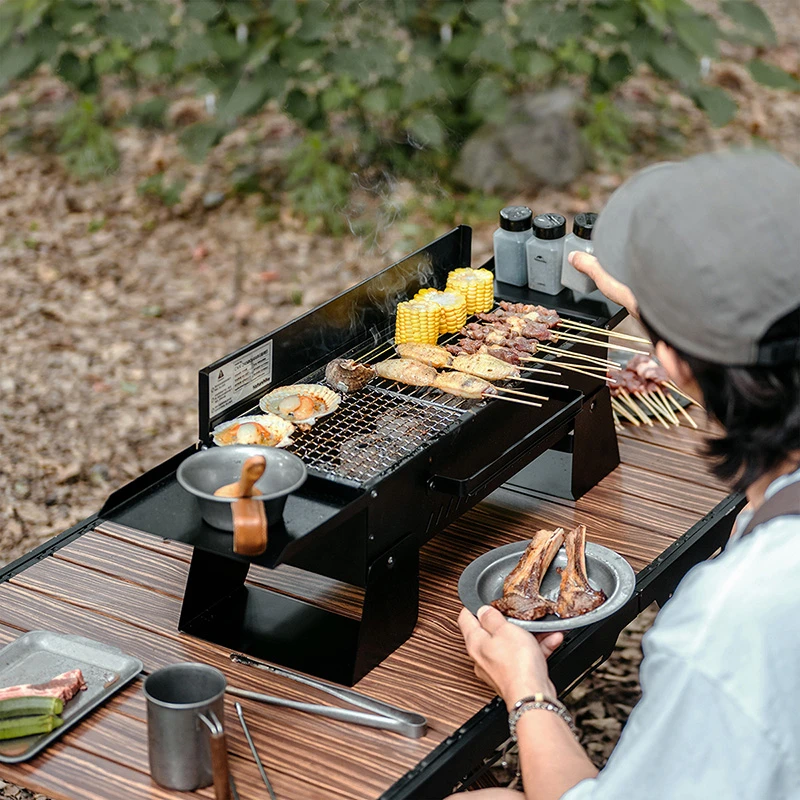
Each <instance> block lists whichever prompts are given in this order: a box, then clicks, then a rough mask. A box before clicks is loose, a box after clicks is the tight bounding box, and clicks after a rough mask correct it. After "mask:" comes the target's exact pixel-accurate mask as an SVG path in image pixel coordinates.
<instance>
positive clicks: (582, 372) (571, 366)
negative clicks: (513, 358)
mask: <svg viewBox="0 0 800 800" xmlns="http://www.w3.org/2000/svg"><path fill="white" fill-rule="evenodd" d="M520 361H536V362H540V363H542V364H551V363H552V362H551V361H545V360H544V359H541V358H533V357H528V358H524V357H523V356H520ZM558 366H559V367H561V368H562V369H566V370H569V371H570V372H577V373H578V374H580V375H586V376H588V377H589V378H603V377H604V374H603V375H599V374H597V373H596V372H589V371H588V370H589V369H592V368H591V367H589V366H588V365H585V364H584V365H581V367H578V366H576V365H575V364H563V363H561V362H559V364H558ZM583 367H586V369H584V368H583ZM594 369H597V367H594Z"/></svg>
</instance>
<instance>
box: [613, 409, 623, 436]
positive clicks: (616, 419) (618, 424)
mask: <svg viewBox="0 0 800 800" xmlns="http://www.w3.org/2000/svg"><path fill="white" fill-rule="evenodd" d="M611 416H612V417H613V418H614V430H615V431H620V432H621V431H622V430H623V428H622V423H621V422H620V421H619V417H618V416H617V412H616V411H615V410H614V408H613V407H612V408H611Z"/></svg>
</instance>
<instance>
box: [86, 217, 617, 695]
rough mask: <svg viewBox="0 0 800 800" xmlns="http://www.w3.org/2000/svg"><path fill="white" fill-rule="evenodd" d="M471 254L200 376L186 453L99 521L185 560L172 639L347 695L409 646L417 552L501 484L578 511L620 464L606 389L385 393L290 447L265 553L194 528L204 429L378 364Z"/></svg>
mask: <svg viewBox="0 0 800 800" xmlns="http://www.w3.org/2000/svg"><path fill="white" fill-rule="evenodd" d="M471 241H472V232H471V229H470V228H468V227H466V226H460V227H458V228H455V229H454V230H452V231H451V232H450V233H448V234H446V235H445V236H442V237H441V238H439V239H437V240H436V241H434V242H432V243H431V244H429V245H428V246H426V247H425V248H423V249H421V250H419V251H417V252H416V253H413V254H412V255H410V256H408V257H406V258H404V259H403V260H402V261H399V262H398V263H397V264H394V265H393V266H391V267H388V268H387V269H385V270H383V271H382V272H379V273H378V274H376V275H375V276H373V277H372V278H369V279H367V280H365V281H364V282H362V283H360V284H358V285H357V286H355V287H353V288H352V289H349V290H348V291H346V292H344V293H343V294H341V295H339V296H338V297H336V298H334V299H332V300H330V301H329V302H327V303H325V304H323V305H321V306H319V307H317V308H315V309H313V310H312V311H310V312H308V313H307V314H305V315H303V316H301V317H299V318H298V319H296V320H294V321H292V322H290V323H288V324H287V325H285V326H283V327H281V328H279V329H277V330H275V331H273V332H272V333H270V334H268V335H266V336H263V337H261V338H260V339H257V340H256V341H254V342H252V343H250V344H249V345H247V346H245V347H243V348H241V349H240V350H238V351H236V352H234V353H232V354H230V355H228V356H226V357H225V358H223V359H220V360H219V361H216V362H214V363H213V364H211V365H210V366H209V367H206V368H205V369H203V370H201V371H200V376H199V398H200V437H199V438H200V442H199V445H198V444H196V445H194V446H192V447H189V448H187V449H186V450H184V451H183V452H182V453H179V454H177V455H176V456H174V457H173V458H172V459H170V460H169V461H167V462H165V463H164V464H162V465H160V466H159V467H156V468H155V469H153V470H151V471H150V472H148V473H146V474H145V475H143V476H141V477H140V478H138V479H136V480H135V481H133V482H132V483H131V484H129V485H128V486H125V487H123V488H122V489H120V490H119V491H117V492H116V493H114V494H113V495H112V496H111V497H110V498H109V499H108V501H107V502H106V504H105V506H104V507H103V509H102V510H101V511H100V514H99V517H100V518H101V519H104V520H109V521H113V522H118V523H120V524H124V525H129V526H131V527H134V528H138V529H140V530H144V531H149V532H151V533H153V534H156V535H158V536H163V537H165V538H169V539H176V540H180V541H183V542H187V543H189V544H191V545H192V546H193V547H194V553H193V557H192V562H191V566H190V570H189V575H188V578H187V583H186V589H185V593H184V599H183V606H182V609H181V616H180V622H179V627H180V630H182V631H184V632H186V633H190V634H192V635H195V636H198V637H200V638H203V639H207V640H210V641H213V642H216V643H219V644H221V645H223V646H225V647H230V648H231V649H233V650H237V651H243V652H245V653H249V654H251V655H253V656H257V657H262V658H266V659H268V660H270V661H273V662H276V663H279V664H283V665H285V666H288V667H292V668H295V669H299V670H302V671H304V672H307V673H311V674H314V675H319V676H321V677H324V678H328V679H332V680H335V681H338V682H341V683H346V684H352V683H354V682H356V681H358V680H359V679H360V678H361V677H362V676H363V675H365V674H366V673H367V672H369V670H370V669H372V668H373V667H374V666H376V665H377V664H379V663H380V662H381V661H382V660H383V659H384V658H385V657H386V656H387V655H389V654H390V653H391V652H393V651H394V650H395V649H396V648H397V647H398V646H399V645H401V644H402V643H403V642H404V641H405V640H406V639H407V638H408V637H409V636H410V635H411V632H412V631H413V628H414V625H415V623H416V619H417V611H418V593H419V573H418V564H419V549H420V547H421V546H422V545H423V544H424V543H425V542H426V541H427V540H428V539H430V538H431V537H432V536H433V535H435V534H436V533H437V532H438V531H440V530H442V529H443V528H445V527H446V526H447V525H448V524H449V523H451V522H452V521H453V520H455V519H456V518H457V517H459V516H460V515H461V514H463V513H464V512H465V511H466V510H467V509H469V508H470V507H471V506H473V505H474V504H476V503H477V502H479V501H480V500H482V499H483V498H484V497H486V496H487V495H488V494H489V493H490V492H492V491H493V490H494V489H496V488H497V487H499V486H500V485H501V484H503V483H506V482H508V486H509V487H510V488H513V489H515V490H516V491H520V492H527V493H536V492H538V493H550V494H558V495H560V496H569V497H579V496H580V495H581V494H583V493H584V492H585V491H587V490H588V489H589V488H591V487H592V486H594V485H595V484H596V483H597V482H598V481H599V480H600V479H601V478H603V477H604V476H605V475H607V474H608V473H609V472H610V471H611V470H612V469H613V468H614V467H615V466H616V465H617V464H618V463H619V453H618V449H617V443H616V437H615V434H614V428H613V422H612V415H611V405H610V398H609V393H608V389H607V387H606V386H605V383H604V381H603V380H602V379H600V378H592V377H588V376H584V375H579V374H576V373H570V372H567V371H564V372H562V375H561V376H560V377H558V378H555V377H552V376H549V375H548V376H543V379H545V380H551V381H553V382H558V383H566V384H568V386H569V388H567V389H554V388H551V387H538V386H533V385H530V384H526V385H525V387H523V388H522V389H521V390H522V391H525V390H527V391H529V393H531V394H546V395H548V397H549V399H548V400H546V401H539V402H541V403H542V406H541V408H535V407H531V406H529V405H525V404H517V403H506V402H503V401H502V400H495V399H486V400H484V401H472V400H465V399H462V398H458V397H454V396H452V395H444V394H442V393H440V392H438V391H436V390H432V389H430V388H425V387H423V388H413V387H401V386H399V385H398V384H394V383H392V382H389V381H376V382H373V383H372V384H370V385H368V386H367V387H365V389H363V390H361V391H360V392H357V393H354V394H350V395H343V396H342V403H341V405H340V407H339V408H338V409H337V410H336V411H335V412H334V413H333V414H331V415H330V416H327V417H324V418H322V419H320V420H318V421H317V423H316V424H315V425H314V426H313V427H312V428H311V429H310V430H308V431H304V432H299V431H298V433H296V434H295V435H294V439H295V443H294V444H293V445H292V446H291V449H292V450H293V451H294V452H295V453H296V454H297V455H299V456H300V457H301V458H302V459H303V460H304V462H305V463H306V466H307V467H308V471H309V479H308V480H307V481H306V483H305V484H304V486H303V487H301V489H300V490H298V491H297V492H296V493H295V494H293V495H292V496H290V497H289V499H288V501H287V504H286V509H285V512H284V521H283V524H281V525H272V526H271V527H270V531H269V545H268V548H267V550H266V552H265V553H264V554H263V555H261V556H259V557H257V558H253V559H249V558H245V557H241V556H238V555H235V554H234V553H233V550H232V537H231V535H230V534H229V533H225V532H223V531H220V530H217V529H215V528H212V527H210V526H209V525H207V524H206V523H205V522H204V521H203V520H202V518H201V517H200V513H199V511H198V509H197V506H196V503H195V499H194V497H192V496H191V495H189V494H188V493H187V492H185V491H184V490H183V489H182V488H181V487H180V486H179V485H178V483H177V480H176V477H175V472H176V469H177V466H178V464H180V462H181V461H182V460H183V459H185V458H186V457H188V456H189V455H191V454H192V453H193V452H195V450H196V449H197V448H198V447H207V446H209V445H211V431H212V430H213V428H214V427H215V426H216V425H218V424H219V423H221V422H224V421H226V420H229V419H233V418H235V417H238V416H242V415H244V414H247V413H258V400H259V398H260V397H261V396H263V395H264V394H265V393H266V392H267V391H268V390H269V389H271V388H274V387H277V386H281V385H288V384H293V383H316V382H321V381H322V380H323V378H324V368H325V365H326V364H327V363H328V362H329V361H330V360H331V359H333V358H336V357H349V358H355V359H363V360H366V361H369V360H375V359H378V358H387V357H389V356H390V350H391V348H390V346H389V342H390V340H391V336H392V334H393V325H394V312H395V309H396V307H397V303H398V302H400V301H402V300H406V299H408V298H410V297H411V296H412V295H413V294H415V293H416V292H417V290H418V289H420V288H421V287H423V286H434V287H436V288H443V287H444V285H445V282H446V277H447V273H448V272H449V271H450V270H452V269H455V268H457V267H465V266H470V255H471V252H470V251H471ZM487 266H488V268H490V269H491V268H492V267H493V265H492V263H491V262H490V263H489V264H488V265H487ZM497 297H498V299H508V300H512V301H514V302H519V301H524V302H533V303H537V304H542V305H547V306H551V307H552V306H553V305H554V303H555V306H556V309H557V310H558V311H559V313H560V314H562V315H564V316H566V317H572V318H575V319H579V320H582V321H585V322H590V323H592V324H595V325H597V326H604V325H610V324H615V323H616V321H617V320H618V319H620V318H621V317H622V316H623V315H624V311H623V310H622V309H620V308H619V307H618V306H614V305H613V304H610V303H608V302H607V301H605V300H590V299H583V300H580V301H576V300H575V298H573V297H572V294H571V292H569V291H568V290H567V291H565V292H563V293H562V294H561V295H559V296H558V297H556V298H553V297H549V296H546V295H539V294H537V293H535V292H529V291H528V290H527V289H526V288H524V287H523V288H520V287H511V286H506V285H503V284H499V285H497ZM585 347H586V346H585V345H575V344H568V345H566V348H568V349H571V350H572V351H573V352H582V348H585ZM553 366H555V367H556V368H557V362H556V363H555V364H554V365H553ZM528 386H530V387H531V388H530V389H527V387H528ZM545 390H546V391H545ZM251 562H252V563H256V564H260V565H263V566H266V567H274V566H276V565H278V564H282V563H287V564H292V565H294V566H296V567H299V568H301V569H305V570H308V571H310V572H314V573H317V574H320V575H324V576H328V577H330V578H335V579H337V580H339V581H344V582H346V583H349V584H352V585H356V586H362V587H364V602H363V608H362V614H361V619H360V620H354V619H351V618H348V617H344V616H341V615H339V614H336V613H334V612H332V611H328V610H325V609H322V608H318V607H317V606H315V605H312V604H311V603H309V602H307V601H305V600H301V599H297V598H294V597H290V596H288V595H286V594H282V593H278V592H273V591H270V590H267V589H264V588H260V587H256V586H252V585H245V579H246V577H247V572H248V569H249V566H250V563H251Z"/></svg>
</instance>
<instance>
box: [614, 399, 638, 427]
mask: <svg viewBox="0 0 800 800" xmlns="http://www.w3.org/2000/svg"><path fill="white" fill-rule="evenodd" d="M611 408H612V410H614V411H618V412H619V413H620V414H622V416H623V417H625V419H627V420H628V422H631V423H633V424H634V425H635V426H636V427H637V428H641V427H642V423H641V422H639V420H638V419H636V417H634V416H633V415H632V414H631V413H630V411H628V409H627V408H625V406H623V405H622V403H620V401H619V400H617V398H616V397H612V398H611Z"/></svg>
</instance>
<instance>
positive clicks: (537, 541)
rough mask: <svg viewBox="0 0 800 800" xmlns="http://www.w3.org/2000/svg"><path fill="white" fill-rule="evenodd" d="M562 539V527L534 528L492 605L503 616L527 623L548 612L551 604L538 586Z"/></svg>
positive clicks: (551, 606)
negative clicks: (537, 529) (500, 592)
mask: <svg viewBox="0 0 800 800" xmlns="http://www.w3.org/2000/svg"><path fill="white" fill-rule="evenodd" d="M563 540H564V529H563V528H556V529H555V530H554V531H548V530H540V531H536V533H535V534H534V535H533V539H531V543H530V544H529V545H528V546H527V547H526V548H525V552H524V553H523V554H522V558H520V560H519V563H518V564H517V566H516V567H514V569H512V570H511V572H509V573H508V575H507V576H506V579H505V581H503V596H502V597H501V598H500V599H499V600H494V601H492V605H493V606H494V607H495V608H496V609H497V610H498V611H500V612H502V613H503V614H505V615H506V616H507V617H513V618H514V619H522V620H526V621H528V622H530V621H532V620H535V619H539V617H543V616H544V615H545V614H552V613H553V611H554V610H555V604H554V603H553V601H552V600H546V599H545V598H544V597H542V596H541V594H539V588H540V586H541V584H542V578H543V577H544V574H545V572H547V568H548V567H549V566H550V563H551V562H552V560H553V558H554V557H555V555H556V553H557V552H558V548H559V547H561V542H562V541H563Z"/></svg>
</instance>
